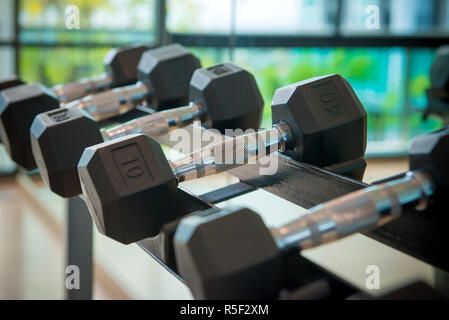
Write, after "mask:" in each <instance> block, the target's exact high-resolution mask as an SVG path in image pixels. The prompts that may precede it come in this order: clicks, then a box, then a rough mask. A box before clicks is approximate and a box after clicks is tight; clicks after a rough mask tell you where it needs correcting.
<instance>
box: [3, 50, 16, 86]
mask: <svg viewBox="0 0 449 320" xmlns="http://www.w3.org/2000/svg"><path fill="white" fill-rule="evenodd" d="M13 74H14V48H12V47H8V46H0V79H3V78H7V77H9V76H11V75H13Z"/></svg>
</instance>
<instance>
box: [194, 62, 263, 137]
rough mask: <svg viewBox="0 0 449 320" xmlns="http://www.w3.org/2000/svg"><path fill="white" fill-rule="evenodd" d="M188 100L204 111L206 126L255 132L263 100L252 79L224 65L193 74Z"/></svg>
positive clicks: (257, 127)
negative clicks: (202, 107)
mask: <svg viewBox="0 0 449 320" xmlns="http://www.w3.org/2000/svg"><path fill="white" fill-rule="evenodd" d="M190 100H191V101H192V102H196V103H201V104H202V105H204V106H205V107H206V109H207V113H208V116H209V121H208V122H206V123H205V125H206V126H208V127H211V128H215V129H218V130H220V131H221V132H222V133H225V132H224V131H225V129H242V130H243V131H245V130H247V129H254V130H257V129H259V126H260V120H261V118H262V111H263V99H262V95H261V93H260V91H259V88H258V86H257V83H256V80H255V79H254V76H253V75H252V74H251V73H249V72H248V71H247V70H245V69H242V68H240V67H239V66H237V65H235V64H233V63H230V62H226V63H222V64H219V65H216V66H213V67H210V68H203V69H198V70H197V71H195V73H194V74H193V77H192V81H191V83H190Z"/></svg>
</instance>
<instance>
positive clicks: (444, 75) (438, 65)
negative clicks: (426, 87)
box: [430, 46, 449, 91]
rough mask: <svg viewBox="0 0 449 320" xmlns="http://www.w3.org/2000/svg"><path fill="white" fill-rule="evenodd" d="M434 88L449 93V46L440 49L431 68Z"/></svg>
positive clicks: (431, 81)
mask: <svg viewBox="0 0 449 320" xmlns="http://www.w3.org/2000/svg"><path fill="white" fill-rule="evenodd" d="M430 83H431V85H432V88H438V89H444V90H448V91H449V46H442V47H440V48H439V49H438V50H437V51H436V53H435V59H434V60H433V63H432V66H431V68H430Z"/></svg>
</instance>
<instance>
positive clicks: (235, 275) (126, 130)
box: [0, 45, 449, 298]
mask: <svg viewBox="0 0 449 320" xmlns="http://www.w3.org/2000/svg"><path fill="white" fill-rule="evenodd" d="M175 51H176V52H179V55H176V54H174V55H166V53H167V52H170V53H173V52H175ZM181 53H182V54H181ZM173 56H176V57H177V58H176V59H175V60H170V59H172V58H170V57H173ZM144 57H147V58H148V57H151V59H153V60H151V59H149V60H148V61H150V60H151V62H147V63H144V62H142V61H143V60H144ZM178 58H179V59H178ZM175 61H176V62H175ZM195 63H196V65H195ZM185 64H187V65H188V66H190V68H191V69H189V70H190V71H187V70H188V68H187V67H186V66H185ZM149 65H150V66H153V68H149V67H148V66H149ZM165 65H167V66H174V67H173V68H174V69H173V73H170V72H169V70H170V67H165V69H164V68H163V67H164V66H165ZM145 66H146V67H147V68H146V69H145V68H144V67H145ZM156 66H157V67H156ZM198 67H199V63H198V59H196V58H195V57H194V56H193V55H192V54H191V53H190V52H188V51H187V50H186V49H185V48H182V47H181V46H178V45H172V46H167V47H163V48H158V49H152V50H148V51H145V54H144V55H142V57H141V60H140V62H139V63H138V70H139V72H138V74H139V79H140V80H141V82H139V83H137V84H136V85H133V86H131V87H124V88H120V89H119V90H120V91H119V92H120V94H119V95H118V97H119V103H118V104H117V105H118V106H122V105H126V107H125V110H130V109H132V108H135V107H136V106H137V105H140V104H142V103H144V104H148V105H149V106H153V104H154V105H160V104H159V103H158V102H154V100H150V99H148V98H145V100H143V99H135V100H134V98H135V95H134V94H135V91H133V90H136V88H139V86H141V84H140V83H144V81H143V79H144V78H146V79H148V78H150V79H151V80H149V81H147V82H146V84H145V90H146V91H145V92H144V95H145V96H148V95H150V96H151V97H157V96H158V95H157V92H158V90H156V88H158V86H159V84H156V82H155V81H157V80H156V79H155V78H152V74H153V71H152V70H158V69H159V68H162V69H164V71H160V72H161V73H160V77H161V78H164V81H165V82H164V83H165V84H166V85H165V86H163V87H164V88H165V89H166V88H168V87H170V86H173V83H176V84H180V83H181V76H180V74H182V75H187V74H188V73H189V72H190V76H191V78H190V77H189V76H186V77H185V78H183V80H182V82H183V83H184V84H183V87H184V88H185V91H184V92H185V98H184V100H183V103H184V101H187V100H189V101H190V104H189V105H188V106H185V107H181V108H177V109H175V110H167V111H160V112H158V113H155V114H150V115H147V116H143V117H140V118H136V119H133V120H130V121H129V122H127V123H124V124H121V125H118V126H116V127H113V128H112V129H111V128H108V129H107V130H105V129H104V128H103V129H102V128H101V122H97V121H95V120H94V118H93V117H90V116H88V114H87V113H86V111H88V108H84V106H89V107H90V108H91V107H94V108H91V109H95V110H96V111H98V110H99V109H98V108H97V107H98V106H99V105H101V103H100V102H102V101H105V102H106V104H105V105H106V107H107V106H111V105H114V102H116V100H114V99H111V100H108V99H107V97H111V96H113V94H114V92H117V89H114V90H115V91H114V90H113V91H108V92H106V93H101V94H100V95H91V96H88V97H86V98H84V100H82V101H77V102H75V106H70V107H65V108H57V107H58V106H59V105H56V106H55V108H57V109H54V108H51V110H50V111H47V110H48V109H45V110H42V109H39V108H42V103H41V102H46V101H48V96H51V94H50V93H49V92H45V93H40V94H38V95H34V96H33V95H32V96H33V97H32V98H31V99H30V98H27V99H24V100H22V101H25V102H20V103H10V102H14V101H17V100H19V98H20V92H26V90H23V91H20V90H19V89H20V88H25V87H26V86H25V87H23V86H19V87H17V88H16V87H15V88H12V89H8V90H4V91H3V92H2V98H1V99H2V100H0V111H2V113H5V110H7V109H8V108H9V109H14V108H17V106H18V105H20V106H22V107H21V108H22V109H21V111H25V110H26V111H27V112H25V114H29V115H30V116H29V117H28V118H29V119H28V123H27V124H25V123H24V122H25V121H22V122H21V119H23V118H22V117H21V116H20V111H19V110H20V108H19V109H18V110H17V111H15V112H14V111H9V112H10V114H12V115H14V114H16V115H17V116H16V118H14V117H12V118H9V119H10V121H12V122H11V123H9V122H8V123H9V124H10V126H9V127H8V125H7V123H6V122H5V123H4V120H3V119H2V124H0V126H1V127H2V132H3V133H2V138H3V139H5V138H6V139H8V138H10V137H13V136H14V130H11V127H14V126H19V127H20V128H21V130H23V131H25V132H28V130H30V129H31V135H28V136H29V140H28V142H25V143H23V144H22V145H20V148H22V150H23V149H25V148H30V150H29V151H27V152H29V154H30V155H34V159H35V163H36V164H37V166H38V167H39V169H40V171H41V174H42V176H43V178H44V181H45V182H46V183H47V184H48V185H49V187H50V188H51V189H52V190H53V191H55V192H56V193H58V194H60V195H62V196H67V197H68V196H73V195H76V194H80V193H81V192H82V193H83V196H84V199H85V201H86V203H87V204H88V207H89V211H90V213H91V214H92V217H93V220H94V222H95V225H96V227H97V229H98V230H99V231H100V232H101V233H103V234H105V235H106V236H108V237H111V238H113V239H115V240H117V241H120V242H122V243H132V242H135V241H139V240H142V239H145V238H148V237H153V236H155V235H157V234H158V233H159V232H160V230H161V228H162V227H163V226H164V225H165V224H166V223H169V222H172V221H173V220H175V219H176V218H177V216H178V215H177V214H176V213H177V202H176V194H177V192H178V189H177V185H178V183H180V182H183V181H186V180H189V179H192V178H199V177H202V176H205V175H208V174H213V173H218V172H223V171H226V170H228V169H232V168H235V167H236V166H237V165H238V164H237V163H232V162H231V163H229V162H225V163H223V161H222V160H223V155H226V151H224V150H228V149H227V148H226V146H227V145H232V146H235V145H237V144H238V143H243V148H244V150H245V155H244V159H245V161H246V162H247V161H248V160H249V159H254V158H257V157H258V156H259V154H260V151H261V150H260V148H261V147H262V148H264V149H267V150H269V152H274V151H278V152H280V153H285V154H287V155H289V156H292V157H293V158H295V159H296V160H298V161H305V162H308V163H310V164H313V165H316V166H320V167H327V166H331V165H335V164H339V163H344V162H347V161H351V160H354V159H357V158H360V157H363V155H364V151H365V147H366V112H365V110H364V108H363V106H362V104H361V103H360V101H359V100H358V98H357V96H356V94H355V93H354V91H353V89H352V88H351V86H350V85H349V83H348V82H347V81H346V80H345V79H344V78H342V77H341V76H338V75H331V76H324V77H317V78H313V79H309V80H305V81H302V82H298V83H295V84H292V85H289V86H286V87H283V88H279V89H277V90H276V92H275V94H274V98H273V102H272V117H273V128H272V129H268V130H265V131H258V132H257V133H254V134H250V135H246V136H240V137H235V138H228V139H226V140H224V142H222V143H220V144H218V145H212V146H207V147H206V148H203V149H200V150H195V151H194V152H193V153H192V154H189V155H186V156H183V157H181V158H180V159H177V160H175V161H172V162H171V163H169V161H168V160H167V159H166V158H165V155H164V153H163V151H162V149H161V146H160V145H159V143H158V142H157V141H156V140H154V139H153V138H151V136H157V135H159V134H161V133H165V132H167V131H168V130H170V129H171V128H174V127H179V126H182V125H185V124H187V123H191V122H192V121H193V120H194V119H199V120H201V121H202V123H203V124H204V125H205V126H207V127H209V128H217V129H219V130H220V131H222V132H223V131H224V129H229V128H241V129H243V130H245V129H251V128H252V129H257V128H258V126H259V123H260V117H261V112H262V106H263V102H262V99H261V95H260V92H259V90H258V88H257V84H256V82H255V80H254V77H253V76H252V75H251V74H250V73H249V72H247V71H245V70H243V69H241V68H239V67H238V66H235V65H233V64H230V63H223V64H220V65H217V66H214V67H210V68H202V69H201V68H200V69H198ZM144 69H145V70H146V72H144V71H143V70H144ZM150 69H151V70H150ZM181 70H182V72H181ZM171 74H176V75H174V76H173V77H171V78H170V75H171ZM160 81H161V82H163V81H162V80H160ZM180 87H181V85H180ZM128 88H129V90H130V91H129V92H132V94H131V95H127V94H125V92H128V91H127V90H128ZM159 88H160V87H159ZM174 91H176V90H174ZM11 92H12V93H11ZM149 93H151V94H149ZM141 95H142V92H141V91H139V92H138V94H137V96H141ZM36 96H38V97H39V100H37V101H39V102H38V103H33V104H26V103H27V102H28V101H31V100H33V98H34V97H36ZM43 96H45V98H42V97H43ZM18 97H19V98H18ZM130 97H132V98H130ZM14 98H15V99H16V100H14ZM41 99H43V100H41ZM168 100H171V98H170V99H168ZM92 101H97V102H95V103H91V102H92ZM98 101H99V102H98ZM129 101H132V103H131V104H128V103H127V102H129ZM172 101H173V100H172ZM178 101H181V100H178ZM5 102H6V103H5ZM14 106H15V107H14ZM130 106H131V107H130ZM166 106H167V107H170V106H171V105H169V104H167V105H166ZM35 109H37V113H35ZM53 109H54V110H53ZM119 109H120V108H119ZM156 109H157V107H156ZM114 110H117V108H116V109H114ZM121 110H123V109H121ZM121 110H119V111H116V112H115V113H112V114H114V115H117V114H119V113H121V112H123V111H121ZM45 111H47V112H45ZM41 112H44V113H41ZM22 115H23V114H22ZM36 115H37V116H36ZM11 119H14V120H11ZM7 130H9V131H7ZM16 132H18V131H16ZM22 133H23V132H22ZM267 135H268V136H270V139H267V140H264V141H268V142H267V143H265V144H264V145H262V146H260V144H259V143H258V142H257V141H258V139H257V138H258V137H259V136H267ZM23 136H25V135H23ZM448 136H449V135H448V132H447V130H443V131H440V132H437V133H433V134H430V135H427V136H425V137H423V138H419V139H418V140H416V142H415V143H414V144H413V145H412V148H411V157H410V168H411V170H412V171H411V172H410V173H409V174H407V175H405V176H404V177H401V178H399V179H397V180H394V181H391V182H389V183H387V184H385V185H380V186H376V187H372V188H369V189H367V190H363V191H359V192H358V193H356V194H351V195H348V196H345V197H343V198H341V199H337V200H334V201H332V202H330V203H327V204H323V205H322V206H319V207H317V208H314V209H312V210H311V214H309V215H307V216H306V217H304V218H301V219H298V220H295V221H293V222H291V223H289V224H288V225H286V226H283V227H281V228H278V229H270V230H269V229H267V228H266V227H265V225H264V224H263V222H262V220H261V219H260V217H259V216H258V215H257V214H256V213H254V212H252V211H251V210H248V209H245V208H227V209H223V210H218V209H211V210H209V211H207V212H203V213H194V214H192V215H191V216H188V217H186V218H185V219H182V220H180V222H179V227H178V228H177V231H176V235H175V240H174V242H175V243H174V247H175V252H176V259H177V265H178V269H179V272H180V274H181V276H182V277H183V278H184V279H185V280H186V282H187V284H188V285H189V287H190V288H191V290H192V292H193V294H194V296H195V297H197V298H275V297H277V296H278V294H279V291H280V290H281V288H282V287H283V284H282V281H281V275H282V255H283V252H285V251H290V250H298V249H299V250H301V249H307V248H310V247H314V246H317V245H320V244H322V243H327V242H329V241H333V240H336V239H338V238H341V237H344V236H346V235H349V234H351V233H354V232H358V231H361V230H365V229H367V228H371V227H374V226H377V225H380V224H383V223H385V222H387V221H388V220H391V219H392V218H394V217H396V216H398V215H399V214H400V212H401V208H402V206H403V205H406V204H408V203H412V204H414V203H415V202H417V203H419V205H420V208H424V207H425V206H426V205H427V204H428V200H429V199H430V198H431V197H432V196H433V194H434V193H435V191H436V190H437V189H438V190H439V189H444V187H445V186H446V185H447V182H448V181H449V177H448V169H447V165H446V162H447V161H445V160H446V157H445V156H447V155H448ZM239 139H240V140H239ZM103 140H107V141H106V142H102V141H103ZM7 141H8V140H7ZM11 141H13V140H10V141H9V143H10V142H11ZM15 141H20V139H19V140H15ZM22 141H23V140H22ZM9 149H10V148H9ZM216 150H223V152H220V153H217V152H216ZM218 154H219V156H218ZM263 154H266V153H263ZM11 155H12V153H11ZM13 159H14V157H13ZM198 159H200V161H198ZM17 162H18V161H17ZM18 163H19V164H20V165H21V166H22V167H26V166H25V165H23V163H20V162H18ZM240 164H241V163H240ZM32 167H33V166H30V167H28V169H31V168H32ZM260 279H263V281H260Z"/></svg>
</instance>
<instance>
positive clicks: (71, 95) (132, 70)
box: [0, 45, 148, 103]
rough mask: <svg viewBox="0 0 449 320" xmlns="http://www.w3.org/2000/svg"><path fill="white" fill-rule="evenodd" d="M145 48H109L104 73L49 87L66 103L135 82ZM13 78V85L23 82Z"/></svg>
mask: <svg viewBox="0 0 449 320" xmlns="http://www.w3.org/2000/svg"><path fill="white" fill-rule="evenodd" d="M145 50H148V47H147V46H141V45H139V46H126V47H120V48H115V49H111V50H109V51H108V52H107V53H106V56H105V58H104V60H103V65H104V67H105V69H106V72H105V73H104V74H102V75H100V76H96V77H92V78H84V79H80V80H78V81H75V82H71V83H66V84H60V85H57V86H55V87H53V88H51V91H52V92H53V94H54V95H55V96H56V97H57V99H58V100H59V102H61V103H66V102H69V101H73V100H76V99H80V98H82V97H84V96H86V95H89V94H92V93H95V92H100V91H104V90H107V89H110V88H115V87H121V86H125V85H128V84H132V83H135V82H136V81H137V64H138V62H139V59H140V57H141V56H142V53H143V52H144V51H145ZM10 80H11V79H5V80H3V81H0V88H2V87H3V86H4V85H9V87H11V86H10V84H11V81H10ZM15 80H17V81H18V82H17V84H15V85H18V84H23V81H22V80H20V79H18V78H16V79H15ZM4 89H5V88H4ZM0 90H2V89H0Z"/></svg>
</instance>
